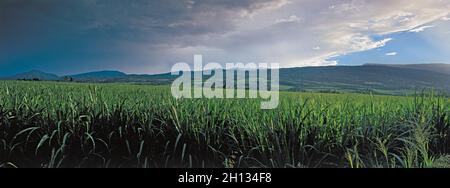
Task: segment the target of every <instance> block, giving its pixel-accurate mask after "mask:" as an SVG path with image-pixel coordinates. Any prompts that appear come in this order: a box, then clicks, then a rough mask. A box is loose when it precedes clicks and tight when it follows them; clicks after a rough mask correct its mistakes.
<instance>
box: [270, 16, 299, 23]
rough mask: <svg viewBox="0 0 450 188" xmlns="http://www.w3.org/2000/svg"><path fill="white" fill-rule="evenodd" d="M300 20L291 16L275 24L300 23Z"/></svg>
mask: <svg viewBox="0 0 450 188" xmlns="http://www.w3.org/2000/svg"><path fill="white" fill-rule="evenodd" d="M299 21H300V18H298V17H297V16H296V15H292V16H289V17H288V18H282V19H278V20H276V21H275V23H290V22H299Z"/></svg>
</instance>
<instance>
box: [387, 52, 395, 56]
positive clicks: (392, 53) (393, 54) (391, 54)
mask: <svg viewBox="0 0 450 188" xmlns="http://www.w3.org/2000/svg"><path fill="white" fill-rule="evenodd" d="M386 55H387V56H395V55H397V52H389V53H386Z"/></svg>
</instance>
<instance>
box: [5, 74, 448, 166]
mask: <svg viewBox="0 0 450 188" xmlns="http://www.w3.org/2000/svg"><path fill="white" fill-rule="evenodd" d="M259 107H260V101H259V100H258V99H182V100H176V99H174V98H172V96H171V95H170V88H169V87H165V86H142V85H141V86H137V85H120V84H77V83H62V82H60V83H57V82H25V81H2V82H0V166H2V167H450V157H449V156H450V129H449V128H450V100H449V99H448V98H445V97H439V96H438V95H433V94H426V95H422V96H415V97H414V96H412V97H399V96H372V95H360V94H319V93H294V92H282V93H281V96H280V105H279V107H278V108H277V109H275V110H261V109H260V108H259Z"/></svg>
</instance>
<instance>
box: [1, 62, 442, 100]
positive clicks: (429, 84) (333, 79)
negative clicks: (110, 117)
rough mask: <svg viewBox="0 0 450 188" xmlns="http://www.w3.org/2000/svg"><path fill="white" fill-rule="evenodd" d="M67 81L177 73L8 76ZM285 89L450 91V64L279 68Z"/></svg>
mask: <svg viewBox="0 0 450 188" xmlns="http://www.w3.org/2000/svg"><path fill="white" fill-rule="evenodd" d="M35 77H36V78H39V79H40V80H65V79H64V78H67V77H70V78H72V79H73V81H77V82H108V83H109V82H118V83H135V84H170V83H171V82H172V81H173V80H174V79H176V78H177V76H172V75H171V74H170V73H164V74H156V75H147V74H142V75H138V74H125V73H123V72H119V71H98V72H89V73H83V74H77V75H69V76H61V77H58V76H56V75H54V74H49V73H44V72H41V71H30V72H26V73H22V74H18V75H15V76H13V77H10V78H9V79H23V78H27V79H32V78H35ZM280 85H281V87H280V88H281V89H282V90H290V91H320V92H373V93H380V94H404V93H408V92H413V91H417V90H420V89H424V88H434V89H437V90H445V91H447V92H450V64H409V65H382V64H381V65H380V64H367V65H361V66H327V67H302V68H283V69H280Z"/></svg>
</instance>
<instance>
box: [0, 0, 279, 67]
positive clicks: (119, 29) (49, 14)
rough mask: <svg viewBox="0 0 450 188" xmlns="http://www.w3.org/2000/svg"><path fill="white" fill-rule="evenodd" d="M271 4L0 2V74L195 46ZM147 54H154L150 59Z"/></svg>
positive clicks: (234, 0)
mask: <svg viewBox="0 0 450 188" xmlns="http://www.w3.org/2000/svg"><path fill="white" fill-rule="evenodd" d="M274 2H278V1H269V0H267V1H266V0H216V1H211V0H196V1H191V0H160V1H159V0H158V1H154V0H151V1H138V0H131V1H122V0H79V1H69V0H2V1H1V2H0V41H1V43H0V50H1V51H0V56H1V57H0V61H1V62H0V66H2V67H0V68H2V69H3V70H2V71H0V74H1V73H3V74H4V73H7V72H8V71H9V70H5V69H17V70H19V69H21V67H22V68H26V67H38V68H40V67H42V68H44V69H45V68H46V67H52V68H53V69H54V71H60V72H64V71H67V70H65V68H62V67H74V68H78V69H80V67H82V66H83V65H84V66H85V67H86V68H85V69H89V68H95V67H96V66H97V67H98V68H101V67H102V66H105V65H106V63H102V62H109V63H110V64H109V65H108V66H109V67H113V68H115V67H121V66H120V65H118V64H119V63H120V61H122V62H132V63H136V62H135V61H137V60H136V59H133V57H129V56H132V55H135V54H133V53H131V54H129V53H128V52H127V50H124V49H123V48H128V50H133V49H129V48H130V47H131V48H133V47H143V46H144V47H145V48H147V49H154V50H162V49H163V48H171V47H172V46H177V47H183V46H184V47H185V46H196V45H199V44H198V43H200V42H201V41H202V36H208V35H216V34H224V33H227V32H230V31H232V30H233V29H234V25H235V20H236V19H238V18H241V17H245V16H248V15H250V14H252V13H253V12H255V11H257V10H260V9H264V8H267V7H270V6H277V4H276V3H275V4H274ZM199 36H200V37H199ZM197 37H199V38H197ZM134 50H136V51H139V50H141V49H134ZM150 55H152V56H155V54H150ZM77 57H78V58H77ZM153 58H154V59H158V57H149V59H153ZM113 61H115V62H113ZM75 62H78V63H76V66H74V65H72V64H74V63H75ZM80 63H81V65H80ZM132 63H131V64H132ZM122 64H124V63H122ZM75 70H77V69H75ZM11 71H13V72H14V71H15V70H11Z"/></svg>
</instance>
